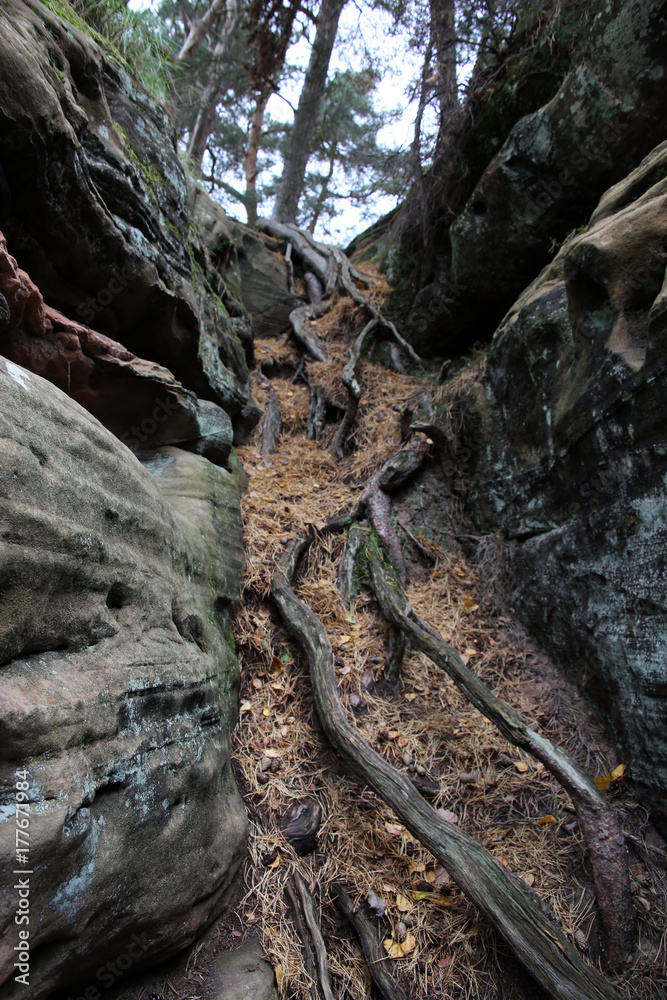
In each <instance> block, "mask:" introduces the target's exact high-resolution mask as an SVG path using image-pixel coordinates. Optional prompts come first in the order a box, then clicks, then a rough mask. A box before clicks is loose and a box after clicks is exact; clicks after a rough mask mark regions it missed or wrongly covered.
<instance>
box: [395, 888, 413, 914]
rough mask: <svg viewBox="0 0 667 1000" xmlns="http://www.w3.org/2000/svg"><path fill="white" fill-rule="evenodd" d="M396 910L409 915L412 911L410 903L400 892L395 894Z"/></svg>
mask: <svg viewBox="0 0 667 1000" xmlns="http://www.w3.org/2000/svg"><path fill="white" fill-rule="evenodd" d="M396 909H397V910H400V912H401V913H409V912H410V910H412V909H413V906H412V903H411V902H410V900H409V899H408V897H407V896H404V895H403V893H402V892H397V893H396Z"/></svg>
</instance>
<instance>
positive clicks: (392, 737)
mask: <svg viewBox="0 0 667 1000" xmlns="http://www.w3.org/2000/svg"><path fill="white" fill-rule="evenodd" d="M400 735H401V734H400V733H399V731H398V729H391V730H390V731H389V739H390V740H395V739H397V737H399V736H400Z"/></svg>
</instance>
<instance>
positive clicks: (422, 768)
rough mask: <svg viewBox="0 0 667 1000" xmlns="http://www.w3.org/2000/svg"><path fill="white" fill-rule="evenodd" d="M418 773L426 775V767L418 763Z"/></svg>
mask: <svg viewBox="0 0 667 1000" xmlns="http://www.w3.org/2000/svg"><path fill="white" fill-rule="evenodd" d="M417 774H420V775H422V776H423V775H425V774H426V768H425V767H423V766H422V765H421V764H417Z"/></svg>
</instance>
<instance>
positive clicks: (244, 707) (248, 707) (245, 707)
mask: <svg viewBox="0 0 667 1000" xmlns="http://www.w3.org/2000/svg"><path fill="white" fill-rule="evenodd" d="M251 711H252V704H251V702H249V701H248V700H247V699H246V700H245V701H242V702H241V715H243V714H244V713H245V712H251Z"/></svg>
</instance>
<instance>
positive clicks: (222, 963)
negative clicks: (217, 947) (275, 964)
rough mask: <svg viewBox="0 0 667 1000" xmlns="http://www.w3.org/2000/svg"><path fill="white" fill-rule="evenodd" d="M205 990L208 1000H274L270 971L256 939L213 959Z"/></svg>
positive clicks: (251, 939)
mask: <svg viewBox="0 0 667 1000" xmlns="http://www.w3.org/2000/svg"><path fill="white" fill-rule="evenodd" d="M209 988H210V989H211V997H212V1000H278V991H277V989H276V981H275V977H274V975H273V969H272V968H271V966H270V965H269V963H268V962H267V961H266V959H265V958H264V953H263V952H262V946H261V944H260V943H259V941H258V940H257V938H250V940H249V941H247V942H246V943H245V944H244V945H243V947H242V948H237V950H236V951H227V952H224V953H223V954H222V955H219V956H218V958H216V960H215V962H214V963H213V967H212V969H211V977H210V983H209Z"/></svg>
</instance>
